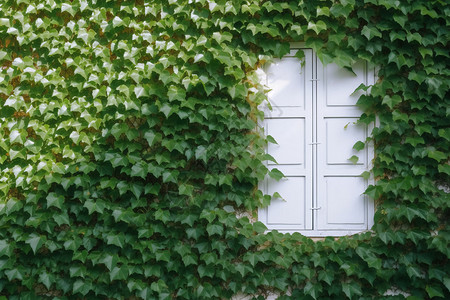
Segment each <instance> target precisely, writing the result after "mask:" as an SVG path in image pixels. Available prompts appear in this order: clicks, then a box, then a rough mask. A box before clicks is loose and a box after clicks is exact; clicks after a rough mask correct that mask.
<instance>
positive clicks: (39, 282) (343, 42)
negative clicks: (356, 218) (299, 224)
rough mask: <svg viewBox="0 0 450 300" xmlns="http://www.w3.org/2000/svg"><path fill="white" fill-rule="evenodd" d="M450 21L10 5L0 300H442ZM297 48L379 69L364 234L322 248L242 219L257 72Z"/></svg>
mask: <svg viewBox="0 0 450 300" xmlns="http://www.w3.org/2000/svg"><path fill="white" fill-rule="evenodd" d="M449 16H450V8H449V6H448V4H447V3H446V1H443V0H442V1H440V0H434V1H429V0H414V1H393V0H392V1H391V0H378V1H376V0H366V1H360V0H357V1H355V0H340V1H318V0H316V1H264V0H247V1H237V0H233V1H231V0H229V1H226V0H217V1H216V2H214V1H206V0H197V1H175V0H158V1H149V0H136V1H111V0H105V1H97V0H91V1H86V0H73V1H60V0H45V1H44V0H41V1H31V0H4V1H2V3H1V4H0V37H1V38H0V64H1V66H2V68H1V71H0V98H1V100H0V102H1V105H0V135H1V139H0V168H1V177H0V228H1V230H0V295H2V296H0V299H2V298H4V297H3V296H6V297H7V298H8V299H19V297H20V299H35V298H36V297H39V298H55V299H65V298H95V299H98V298H100V299H102V298H105V299H106V298H117V299H122V298H123V299H125V298H126V299H136V298H144V299H153V298H161V299H170V298H180V299H183V298H184V299H191V298H195V299H210V298H230V297H232V296H233V295H235V294H247V295H256V296H257V295H260V296H263V295H266V294H267V293H269V292H276V293H278V294H279V295H280V298H282V299H287V298H290V297H291V298H294V299H311V298H313V299H340V298H363V299H371V298H379V297H381V296H383V295H384V296H386V297H388V296H387V295H388V294H389V293H388V294H386V291H388V290H390V293H391V294H394V295H396V296H391V297H393V298H397V299H400V298H404V296H403V295H405V294H409V295H411V297H409V299H424V298H426V299H428V298H449V297H450V274H449V270H450V266H449V262H448V258H449V256H450V250H449V249H450V247H449V240H450V227H449V224H448V219H449V200H450V199H449V194H448V192H447V193H446V192H445V191H443V189H445V188H446V187H447V188H448V183H449V182H450V180H449V179H450V178H449V175H450V167H449V152H448V149H449V147H450V131H449V128H450V126H449V125H450V124H449V123H450V121H449V120H450V118H449V117H450V116H449V114H450V110H449V107H450V105H449V104H450V103H449V99H450V97H449V92H448V90H449V83H450V80H449V72H450V71H449V47H448V46H449V37H450V32H449V23H450V17H449ZM292 41H305V43H306V46H308V47H311V48H313V49H314V50H315V51H316V52H317V53H318V54H319V56H320V58H321V60H322V61H323V62H324V63H329V62H336V63H337V64H338V65H340V66H342V67H347V68H349V67H350V66H351V65H352V62H354V61H355V60H356V59H357V58H360V59H364V60H367V61H369V62H370V63H371V64H372V65H374V66H377V68H379V72H378V75H379V80H378V82H377V83H376V84H375V85H374V86H372V87H370V88H371V90H370V91H371V92H370V95H369V96H361V98H360V99H359V102H358V104H359V105H360V107H361V108H362V109H363V110H364V111H365V113H364V114H363V115H362V117H361V120H360V122H371V121H373V120H374V119H375V118H376V117H377V118H378V119H379V126H378V127H377V128H376V129H375V130H374V132H373V136H372V138H373V141H374V143H375V147H376V158H375V160H374V168H373V173H374V175H375V177H376V178H377V184H376V185H375V186H371V187H369V188H368V190H367V191H366V193H367V194H368V195H370V196H371V197H373V198H375V199H376V200H377V203H378V207H377V212H376V215H375V225H374V228H373V230H372V231H371V232H367V233H362V234H359V235H355V236H352V237H343V238H339V239H337V240H334V239H331V238H327V239H325V240H324V241H320V242H313V241H312V240H311V239H309V238H306V237H303V236H300V235H299V234H293V235H287V234H286V235H284V234H280V233H277V232H270V233H268V234H262V233H263V232H264V230H265V228H264V225H262V224H261V223H259V222H256V223H253V224H252V223H251V222H250V221H249V220H248V218H246V217H240V218H238V217H237V216H239V215H241V213H242V212H243V211H252V210H255V208H257V207H259V206H262V205H267V203H268V201H270V196H267V195H265V196H264V195H262V193H261V192H259V191H258V190H257V188H256V186H257V183H258V182H259V181H261V180H262V179H263V178H264V176H266V173H267V169H266V167H265V166H264V164H263V162H264V160H266V159H270V157H267V155H265V154H264V147H265V145H266V143H267V142H268V140H266V138H264V137H263V136H262V135H261V132H260V131H259V130H258V129H257V128H258V127H257V122H258V120H259V119H261V117H262V114H261V112H259V111H258V109H257V107H258V105H259V104H260V103H262V102H263V101H264V100H265V96H264V93H263V87H261V86H260V84H259V83H258V79H257V76H256V74H255V72H254V71H255V70H256V69H257V68H258V67H259V66H260V65H262V64H264V63H265V62H266V61H270V59H271V58H273V57H281V56H283V55H284V54H286V53H287V52H288V51H289V42H292ZM362 88H367V87H362ZM269 175H272V176H273V177H274V178H276V177H278V176H279V174H277V173H276V172H275V173H273V174H272V173H271V174H269ZM256 296H255V297H256Z"/></svg>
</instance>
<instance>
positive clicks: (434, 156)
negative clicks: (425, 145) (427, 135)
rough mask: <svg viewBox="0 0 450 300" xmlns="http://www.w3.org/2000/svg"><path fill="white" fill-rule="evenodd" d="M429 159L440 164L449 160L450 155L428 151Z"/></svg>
mask: <svg viewBox="0 0 450 300" xmlns="http://www.w3.org/2000/svg"><path fill="white" fill-rule="evenodd" d="M428 157H429V158H432V159H434V160H436V161H438V162H440V161H441V160H443V159H445V160H448V155H447V154H445V153H444V152H441V151H438V150H429V151H428Z"/></svg>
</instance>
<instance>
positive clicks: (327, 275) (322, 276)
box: [318, 270, 334, 286]
mask: <svg viewBox="0 0 450 300" xmlns="http://www.w3.org/2000/svg"><path fill="white" fill-rule="evenodd" d="M318 278H319V280H322V281H325V282H326V283H327V284H328V285H329V286H331V283H332V282H333V279H334V276H333V274H332V273H331V272H329V271H324V270H321V271H320V272H319V277H318Z"/></svg>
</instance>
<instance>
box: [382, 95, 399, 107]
mask: <svg viewBox="0 0 450 300" xmlns="http://www.w3.org/2000/svg"><path fill="white" fill-rule="evenodd" d="M400 102H402V98H401V97H400V96H399V95H393V96H392V97H391V96H387V95H386V96H384V98H383V101H382V103H383V104H387V106H389V108H391V109H392V108H394V106H396V105H397V104H399V103H400Z"/></svg>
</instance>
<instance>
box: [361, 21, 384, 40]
mask: <svg viewBox="0 0 450 300" xmlns="http://www.w3.org/2000/svg"><path fill="white" fill-rule="evenodd" d="M361 33H362V34H363V35H364V36H365V37H366V38H367V40H369V41H370V40H371V39H373V38H374V37H379V38H381V32H379V31H378V29H377V28H376V27H373V26H367V25H365V26H364V27H363V29H362V30H361Z"/></svg>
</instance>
